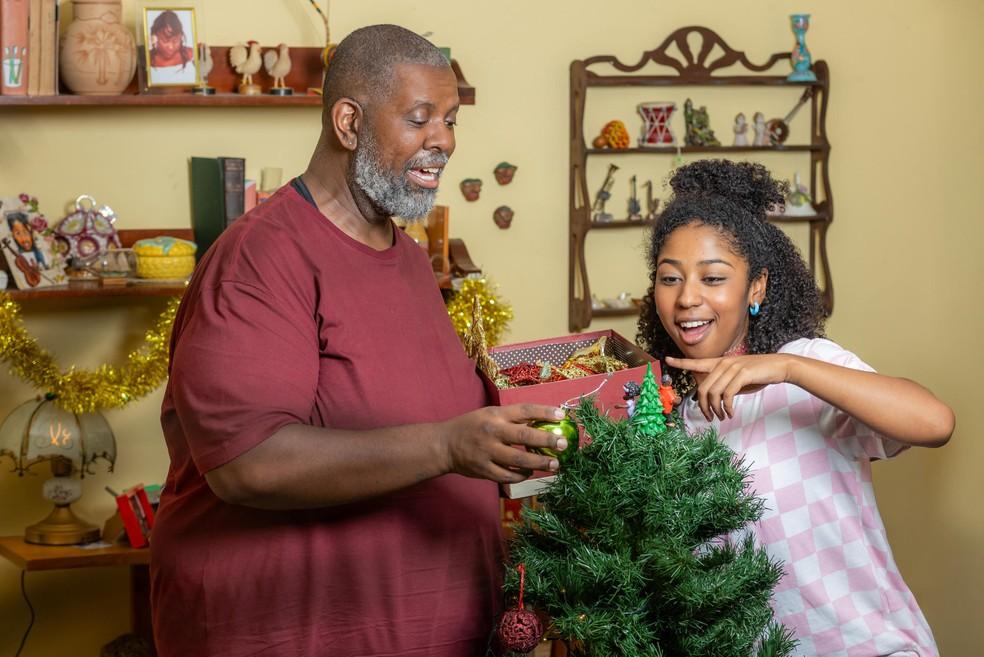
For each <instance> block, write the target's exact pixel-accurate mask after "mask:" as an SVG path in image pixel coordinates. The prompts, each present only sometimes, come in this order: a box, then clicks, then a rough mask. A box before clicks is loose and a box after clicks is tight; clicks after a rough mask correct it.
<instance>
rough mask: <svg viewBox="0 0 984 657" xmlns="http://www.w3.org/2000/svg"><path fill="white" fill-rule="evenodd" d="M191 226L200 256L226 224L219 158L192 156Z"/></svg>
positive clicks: (199, 256)
mask: <svg viewBox="0 0 984 657" xmlns="http://www.w3.org/2000/svg"><path fill="white" fill-rule="evenodd" d="M190 173H191V228H192V230H193V231H194V232H195V243H196V244H198V251H197V254H198V258H199V259H200V258H201V257H202V256H203V255H204V254H205V252H206V251H208V248H209V247H210V246H212V243H213V242H214V241H215V240H217V239H218V238H219V235H220V234H221V233H222V231H223V230H224V229H225V227H226V221H225V199H224V197H225V189H224V185H223V180H222V170H221V168H220V166H219V161H218V160H217V159H215V158H214V157H193V158H191V171H190Z"/></svg>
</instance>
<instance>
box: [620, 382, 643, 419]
mask: <svg viewBox="0 0 984 657" xmlns="http://www.w3.org/2000/svg"><path fill="white" fill-rule="evenodd" d="M622 392H623V393H624V394H623V395H622V401H624V402H625V408H626V411H625V414H626V415H628V416H629V417H632V416H633V415H634V414H635V407H636V398H638V397H639V395H640V394H642V388H641V387H639V384H638V383H636V382H635V381H627V382H626V383H625V385H623V386H622Z"/></svg>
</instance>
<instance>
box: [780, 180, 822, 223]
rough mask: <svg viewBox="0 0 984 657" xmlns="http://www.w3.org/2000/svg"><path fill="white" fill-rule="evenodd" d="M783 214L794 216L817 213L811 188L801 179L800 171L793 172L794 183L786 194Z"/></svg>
mask: <svg viewBox="0 0 984 657" xmlns="http://www.w3.org/2000/svg"><path fill="white" fill-rule="evenodd" d="M783 214H787V215H790V216H793V217H806V216H810V215H814V214H816V211H815V210H814V209H813V204H812V203H811V199H810V190H809V189H808V188H807V187H806V185H804V184H803V182H802V181H801V180H800V175H799V172H797V173H795V174H793V184H792V185H790V186H789V192H788V193H787V194H786V209H785V211H784V212H783Z"/></svg>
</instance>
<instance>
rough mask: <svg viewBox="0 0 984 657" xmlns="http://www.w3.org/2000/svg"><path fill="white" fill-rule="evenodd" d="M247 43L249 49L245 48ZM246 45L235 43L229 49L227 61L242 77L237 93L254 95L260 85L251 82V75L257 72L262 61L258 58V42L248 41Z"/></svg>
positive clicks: (258, 91) (256, 93)
mask: <svg viewBox="0 0 984 657" xmlns="http://www.w3.org/2000/svg"><path fill="white" fill-rule="evenodd" d="M247 45H248V46H249V50H247ZM247 45H244V44H242V43H237V44H236V45H234V46H233V47H232V48H230V49H229V63H230V64H231V65H232V68H233V69H234V70H235V71H236V73H238V74H239V75H241V76H243V79H242V80H241V81H240V83H239V93H241V94H244V95H246V96H256V95H258V94H260V93H262V92H261V90H260V85H258V84H253V75H254V74H255V73H258V72H259V70H260V66H262V65H263V61H262V60H261V59H260V44H258V43H257V42H256V41H249V42H247Z"/></svg>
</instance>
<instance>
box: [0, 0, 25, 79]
mask: <svg viewBox="0 0 984 657" xmlns="http://www.w3.org/2000/svg"><path fill="white" fill-rule="evenodd" d="M29 7H30V4H29V3H28V0H0V92H2V93H3V94H4V95H9V96H26V95H27V76H28V70H27V69H28V66H27V60H28V57H29V53H28V51H27V45H28V43H27V41H28V38H27V24H28V20H27V17H28V14H29V13H30V12H29V11H28V10H29Z"/></svg>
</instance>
